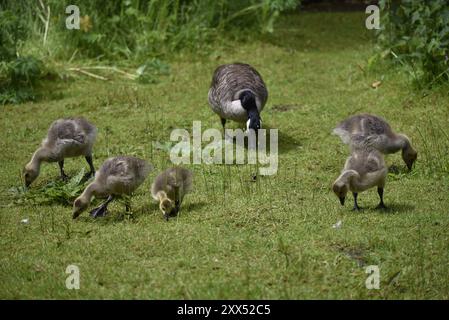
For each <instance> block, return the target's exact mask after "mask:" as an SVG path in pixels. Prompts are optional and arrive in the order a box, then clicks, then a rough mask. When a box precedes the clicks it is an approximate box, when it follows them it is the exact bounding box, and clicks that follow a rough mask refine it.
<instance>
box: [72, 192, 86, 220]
mask: <svg viewBox="0 0 449 320" xmlns="http://www.w3.org/2000/svg"><path fill="white" fill-rule="evenodd" d="M88 206H89V201H87V200H86V199H84V198H81V197H78V198H77V199H76V200H75V201H74V202H73V216H72V218H73V219H76V218H78V216H79V215H80V214H81V213H82V212H83V211H84V210H86V209H87V207H88Z"/></svg>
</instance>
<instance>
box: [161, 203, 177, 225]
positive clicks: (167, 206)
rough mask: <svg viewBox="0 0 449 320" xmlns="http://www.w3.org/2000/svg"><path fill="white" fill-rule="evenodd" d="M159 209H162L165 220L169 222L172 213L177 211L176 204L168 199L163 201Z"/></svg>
mask: <svg viewBox="0 0 449 320" xmlns="http://www.w3.org/2000/svg"><path fill="white" fill-rule="evenodd" d="M159 209H161V211H162V213H163V214H164V218H165V220H167V221H168V217H169V216H170V213H171V212H172V211H173V210H174V209H175V202H174V201H172V200H170V199H168V198H165V199H162V200H161V202H160V203H159Z"/></svg>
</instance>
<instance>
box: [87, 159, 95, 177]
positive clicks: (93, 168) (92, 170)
mask: <svg viewBox="0 0 449 320" xmlns="http://www.w3.org/2000/svg"><path fill="white" fill-rule="evenodd" d="M86 161H87V163H88V164H89V168H90V172H88V173H87V174H86V177H87V178H90V177H93V176H94V175H95V167H94V163H93V161H92V155H89V156H86Z"/></svg>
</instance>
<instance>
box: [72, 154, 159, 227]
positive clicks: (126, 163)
mask: <svg viewBox="0 0 449 320" xmlns="http://www.w3.org/2000/svg"><path fill="white" fill-rule="evenodd" d="M152 169H153V167H152V165H150V164H149V163H147V162H146V161H145V160H142V159H139V158H135V157H129V156H119V157H114V158H109V159H107V160H106V161H105V162H104V163H103V165H102V166H101V168H100V169H99V171H98V172H97V173H96V175H95V180H94V181H93V182H92V183H90V184H89V185H88V186H87V187H86V189H85V190H84V192H83V193H82V194H81V195H80V196H79V197H78V198H77V199H76V200H75V202H74V203H73V219H76V218H77V217H78V216H79V215H80V214H81V213H82V212H83V211H84V210H86V209H87V207H88V206H89V204H90V201H91V199H92V196H96V197H98V198H106V197H107V200H106V201H105V202H104V203H103V204H101V205H100V206H99V207H97V208H95V209H93V210H92V211H91V212H90V215H91V216H92V217H94V218H97V217H100V216H104V215H106V214H107V206H108V204H109V203H110V202H111V201H112V200H114V198H115V197H116V196H123V195H131V194H132V193H133V192H134V191H135V190H136V189H137V188H138V187H139V186H140V185H141V184H142V183H143V182H144V181H145V179H146V178H147V176H148V174H149V173H150V171H151V170H152ZM129 210H130V205H129V203H126V211H129Z"/></svg>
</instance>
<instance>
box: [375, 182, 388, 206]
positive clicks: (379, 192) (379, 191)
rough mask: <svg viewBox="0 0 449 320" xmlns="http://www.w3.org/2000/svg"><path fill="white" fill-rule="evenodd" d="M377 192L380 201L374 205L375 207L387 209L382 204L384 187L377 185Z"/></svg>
mask: <svg viewBox="0 0 449 320" xmlns="http://www.w3.org/2000/svg"><path fill="white" fill-rule="evenodd" d="M377 193H378V194H379V198H380V203H379V204H378V206H377V207H376V209H387V207H386V206H385V204H384V188H381V187H377Z"/></svg>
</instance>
